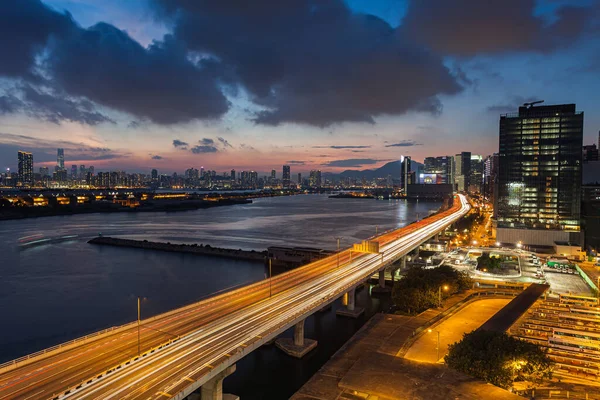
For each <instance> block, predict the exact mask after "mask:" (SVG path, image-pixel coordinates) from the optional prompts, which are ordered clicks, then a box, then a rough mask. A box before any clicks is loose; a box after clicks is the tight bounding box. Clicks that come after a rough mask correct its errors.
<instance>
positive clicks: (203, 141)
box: [198, 138, 215, 146]
mask: <svg viewBox="0 0 600 400" xmlns="http://www.w3.org/2000/svg"><path fill="white" fill-rule="evenodd" d="M198 143H200V144H201V145H203V146H212V145H213V144H215V141H214V140H213V139H210V138H204V139H200V140H198Z"/></svg>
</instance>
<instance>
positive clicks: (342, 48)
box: [153, 0, 462, 127]
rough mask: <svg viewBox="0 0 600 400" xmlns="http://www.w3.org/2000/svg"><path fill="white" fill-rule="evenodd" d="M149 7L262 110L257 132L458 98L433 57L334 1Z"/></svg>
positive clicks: (184, 2)
mask: <svg viewBox="0 0 600 400" xmlns="http://www.w3.org/2000/svg"><path fill="white" fill-rule="evenodd" d="M153 2H154V4H155V5H156V7H155V8H156V15H157V16H159V17H160V18H168V19H170V21H169V22H171V23H173V26H174V33H173V34H174V37H175V38H176V39H177V40H180V41H181V42H183V43H185V45H186V46H187V47H188V48H189V49H191V50H193V51H196V52H198V53H200V54H204V55H210V56H213V57H214V59H216V60H218V61H219V62H220V64H221V65H220V68H221V70H222V71H224V74H226V76H225V77H224V78H223V79H225V80H227V82H229V83H233V84H241V85H242V86H243V87H244V88H245V89H246V90H247V91H248V93H249V94H250V96H251V99H252V101H253V102H255V103H256V104H258V105H260V106H263V107H264V108H265V110H264V111H261V112H259V113H258V114H257V115H256V118H255V121H256V122H257V123H260V124H267V125H278V124H281V123H285V122H291V123H302V124H310V125H315V126H321V127H323V126H328V125H331V124H335V123H339V122H347V121H348V122H367V123H373V121H374V119H373V118H374V117H376V116H378V115H383V114H402V113H405V112H408V111H424V112H430V113H439V112H440V110H441V108H442V105H441V102H440V100H439V98H438V95H441V94H455V93H458V92H460V91H461V90H462V87H461V85H460V83H459V82H458V81H457V80H456V78H455V77H454V76H453V74H452V73H451V71H449V69H448V68H447V67H446V66H444V64H443V62H442V59H441V57H439V56H437V55H434V54H432V53H430V52H428V51H426V50H424V49H422V48H420V47H418V46H416V45H414V44H413V40H414V39H413V38H409V37H403V36H402V35H400V34H399V32H398V31H397V30H395V29H393V28H392V27H390V25H389V24H388V23H386V22H385V21H383V20H382V19H379V18H377V17H374V16H371V15H364V14H358V13H353V12H352V11H351V10H350V9H349V8H348V7H347V6H346V4H345V3H344V2H343V0H330V1H327V2H322V1H315V0H291V1H283V2H273V1H271V0H257V1H253V2H252V7H249V6H248V3H247V2H246V1H242V0H233V1H227V2H218V1H208V0H205V1H202V0H198V1H188V0H153Z"/></svg>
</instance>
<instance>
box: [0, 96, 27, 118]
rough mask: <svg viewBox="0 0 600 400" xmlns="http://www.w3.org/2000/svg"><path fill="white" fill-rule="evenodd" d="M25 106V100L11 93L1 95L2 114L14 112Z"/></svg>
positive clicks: (0, 110) (0, 113)
mask: <svg viewBox="0 0 600 400" xmlns="http://www.w3.org/2000/svg"><path fill="white" fill-rule="evenodd" d="M22 108H23V102H22V101H21V100H20V99H18V98H17V97H15V96H13V95H11V94H5V95H3V96H0V115H2V114H12V113H15V112H17V111H19V110H21V109H22Z"/></svg>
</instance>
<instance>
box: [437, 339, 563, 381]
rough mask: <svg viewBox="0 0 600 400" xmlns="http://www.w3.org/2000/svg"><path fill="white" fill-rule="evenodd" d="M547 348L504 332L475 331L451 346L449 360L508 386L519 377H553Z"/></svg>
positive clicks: (451, 364) (462, 369)
mask: <svg viewBox="0 0 600 400" xmlns="http://www.w3.org/2000/svg"><path fill="white" fill-rule="evenodd" d="M546 353H547V351H545V350H542V349H541V348H540V347H539V346H536V345H535V344H532V343H528V342H525V341H523V340H519V339H517V338H514V337H512V336H509V335H507V334H506V333H504V332H491V331H473V332H471V333H466V334H465V335H464V336H463V338H462V340H461V341H460V342H458V343H454V344H452V345H450V346H449V347H448V355H447V356H446V357H445V358H444V360H445V362H446V364H447V365H448V366H449V367H450V368H453V369H455V370H457V371H460V372H464V373H466V374H468V375H471V376H474V377H476V378H480V379H483V380H485V381H486V382H489V383H491V384H493V385H496V386H499V387H501V388H504V389H508V388H510V387H511V386H512V384H513V382H515V381H527V382H532V383H539V382H541V381H543V380H545V379H549V378H551V377H552V361H551V360H550V359H549V358H548V356H547V354H546Z"/></svg>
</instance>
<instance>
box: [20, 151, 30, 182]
mask: <svg viewBox="0 0 600 400" xmlns="http://www.w3.org/2000/svg"><path fill="white" fill-rule="evenodd" d="M17 160H18V178H17V180H18V183H19V184H20V185H22V186H31V185H32V184H33V154H31V153H28V152H26V151H19V152H18V153H17Z"/></svg>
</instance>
